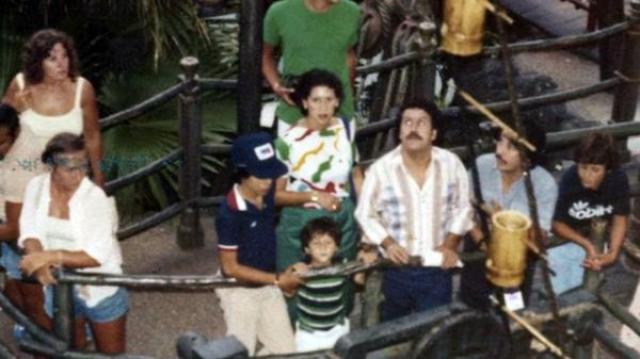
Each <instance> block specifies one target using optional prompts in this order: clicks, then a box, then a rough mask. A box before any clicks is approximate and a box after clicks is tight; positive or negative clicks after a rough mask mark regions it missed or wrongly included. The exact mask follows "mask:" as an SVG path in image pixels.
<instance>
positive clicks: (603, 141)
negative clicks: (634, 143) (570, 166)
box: [573, 132, 620, 170]
mask: <svg viewBox="0 0 640 359" xmlns="http://www.w3.org/2000/svg"><path fill="white" fill-rule="evenodd" d="M573 160H574V161H575V162H576V163H588V164H595V165H604V167H605V168H606V169H607V170H612V169H616V168H618V166H619V164H620V163H619V161H620V156H619V154H618V150H617V149H616V143H615V141H614V140H613V137H612V136H611V135H610V134H606V133H599V132H596V133H592V134H590V135H588V136H586V137H584V138H583V139H582V140H581V141H580V143H579V144H578V147H576V150H575V153H574V156H573Z"/></svg>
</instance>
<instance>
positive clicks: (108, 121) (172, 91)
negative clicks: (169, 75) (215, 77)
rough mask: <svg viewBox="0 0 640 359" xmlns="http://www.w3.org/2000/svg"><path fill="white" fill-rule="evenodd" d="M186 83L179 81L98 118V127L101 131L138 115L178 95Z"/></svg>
mask: <svg viewBox="0 0 640 359" xmlns="http://www.w3.org/2000/svg"><path fill="white" fill-rule="evenodd" d="M185 86H186V83H184V82H181V83H178V84H175V85H173V86H171V87H169V88H168V89H166V90H164V91H162V92H160V93H158V94H156V95H154V96H152V97H150V98H148V99H146V100H144V101H142V102H140V103H138V104H136V105H133V106H131V107H129V108H128V109H126V110H122V111H120V112H117V113H114V114H112V115H110V116H107V117H105V118H102V119H100V127H101V129H102V131H104V130H107V129H109V128H111V127H113V126H116V125H118V124H120V123H122V122H125V121H127V120H130V119H132V118H134V117H138V116H140V115H142V114H143V113H145V112H147V111H149V110H151V109H153V108H154V107H157V106H160V105H162V104H164V103H166V102H168V101H169V100H171V99H173V98H174V97H176V96H178V94H179V93H180V92H182V90H183V89H184V87H185Z"/></svg>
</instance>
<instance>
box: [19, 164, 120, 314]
mask: <svg viewBox="0 0 640 359" xmlns="http://www.w3.org/2000/svg"><path fill="white" fill-rule="evenodd" d="M50 185H51V175H50V174H49V173H46V174H42V175H40V176H37V177H34V178H33V179H32V180H31V181H29V184H28V185H27V189H26V191H25V196H24V201H23V205H22V213H21V214H20V238H19V239H18V245H19V246H20V247H23V246H24V241H25V240H27V239H29V238H31V239H36V240H38V241H40V243H41V244H42V247H43V248H44V250H55V249H67V248H69V247H67V248H60V246H59V245H56V241H55V239H54V238H51V236H50V233H48V227H49V226H48V224H49V221H50V219H49V206H50V201H51V196H50ZM69 222H70V228H71V233H70V234H69V237H70V238H72V239H73V240H74V241H75V243H74V244H73V246H72V247H71V248H76V249H77V250H78V251H84V252H85V253H87V255H89V256H90V257H91V258H93V259H95V260H96V261H97V262H98V263H100V266H98V267H90V268H81V269H78V271H79V272H92V273H110V274H120V273H122V267H121V266H122V252H121V250H120V244H119V243H118V240H117V238H116V231H117V228H118V212H117V210H116V206H115V201H114V199H113V197H107V195H106V194H105V193H104V191H103V190H102V188H100V187H98V186H97V185H95V184H94V183H93V182H91V180H89V179H88V178H86V177H85V178H84V179H83V180H82V182H81V183H80V186H79V187H78V189H77V190H76V192H75V193H74V194H73V196H72V197H71V200H70V201H69ZM79 287H80V288H78V293H80V297H81V298H82V299H84V300H85V301H86V302H87V305H88V306H89V307H93V306H95V305H97V304H98V303H99V302H100V301H101V300H102V299H105V298H107V297H109V296H111V295H113V294H115V292H116V291H117V290H118V287H112V286H79Z"/></svg>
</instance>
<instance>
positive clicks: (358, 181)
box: [351, 165, 364, 198]
mask: <svg viewBox="0 0 640 359" xmlns="http://www.w3.org/2000/svg"><path fill="white" fill-rule="evenodd" d="M351 176H352V177H353V186H354V187H355V188H354V189H355V191H356V196H357V197H358V198H360V191H361V190H362V183H363V182H364V173H363V172H362V167H360V166H359V165H355V166H353V170H352V172H351Z"/></svg>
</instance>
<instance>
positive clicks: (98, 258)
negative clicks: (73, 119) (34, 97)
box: [18, 133, 128, 354]
mask: <svg viewBox="0 0 640 359" xmlns="http://www.w3.org/2000/svg"><path fill="white" fill-rule="evenodd" d="M41 159H42V162H43V163H46V164H48V165H49V166H50V168H51V172H50V173H46V174H42V175H40V176H37V177H35V178H34V179H32V180H31V181H30V182H29V184H28V185H27V188H26V191H25V197H24V206H23V208H22V214H21V215H20V238H19V240H18V245H19V246H20V247H21V248H23V249H24V251H25V253H26V254H25V256H24V257H23V259H22V261H21V262H20V268H21V269H22V271H23V272H24V273H25V274H27V275H33V276H34V277H35V278H36V279H37V280H38V281H39V282H40V283H41V284H42V285H44V286H47V291H46V292H45V302H46V309H47V313H48V314H49V315H50V316H51V313H52V312H53V307H52V298H51V297H52V295H51V294H52V290H51V285H52V284H55V279H54V277H53V275H52V268H53V267H56V266H58V267H64V268H69V269H76V270H78V271H82V272H84V271H89V272H96V273H111V274H119V273H122V268H121V265H122V254H121V250H120V245H119V243H118V240H117V238H116V230H117V226H118V220H117V212H116V208H115V202H114V201H113V198H112V197H107V196H106V194H105V193H104V191H103V190H102V188H100V187H98V186H97V185H95V184H94V183H93V182H92V181H91V180H89V178H88V177H87V172H88V170H89V161H88V159H87V152H86V149H85V144H84V140H83V138H82V137H81V136H78V135H74V134H71V133H61V134H58V135H56V136H54V137H53V138H52V139H51V141H49V143H48V144H47V146H46V149H45V151H44V152H43V154H42V158H41ZM74 307H75V319H76V323H75V344H76V347H78V348H83V347H84V344H85V338H84V334H85V332H84V324H85V320H88V321H89V324H90V325H91V329H92V330H93V335H94V338H95V343H96V348H97V350H98V351H100V352H103V353H109V354H116V353H122V352H124V351H125V324H126V314H127V311H128V299H127V293H126V291H125V290H124V289H123V288H118V287H108V286H87V285H77V286H75V287H74Z"/></svg>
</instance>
